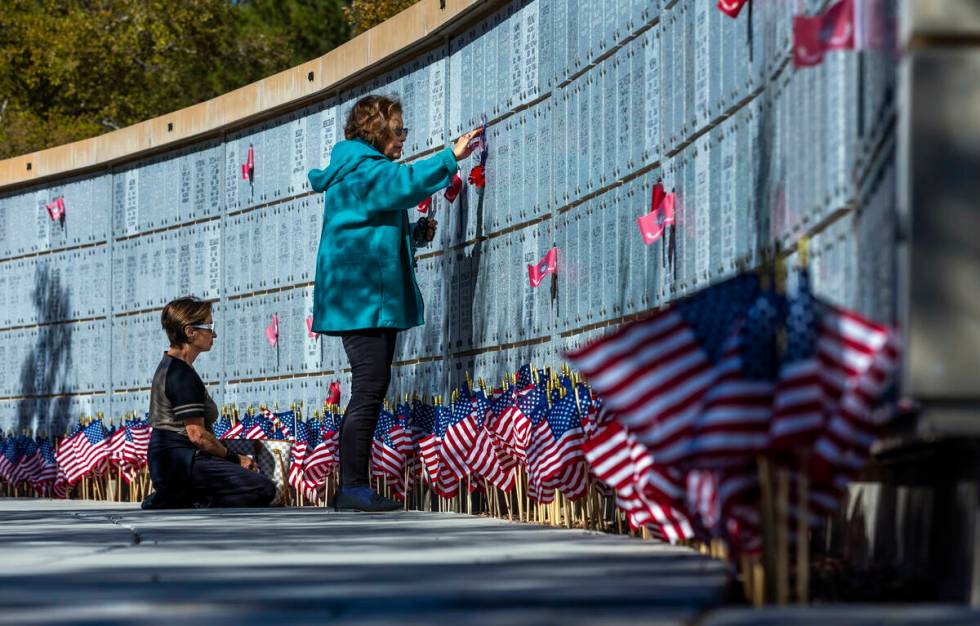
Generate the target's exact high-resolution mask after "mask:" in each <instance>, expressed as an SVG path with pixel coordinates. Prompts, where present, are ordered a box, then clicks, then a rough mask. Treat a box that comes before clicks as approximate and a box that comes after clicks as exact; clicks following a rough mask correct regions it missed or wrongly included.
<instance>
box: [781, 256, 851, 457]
mask: <svg viewBox="0 0 980 626" xmlns="http://www.w3.org/2000/svg"><path fill="white" fill-rule="evenodd" d="M817 307H818V305H817V301H816V299H815V298H814V297H813V293H812V292H811V291H810V278H809V273H808V272H800V274H799V278H798V280H797V289H796V293H795V294H791V295H790V297H789V298H788V300H787V303H786V317H785V322H784V323H785V332H786V350H785V352H784V353H783V359H782V363H781V365H780V368H779V374H778V377H777V381H776V389H775V391H774V396H773V414H772V419H771V421H770V426H769V435H770V442H769V447H770V448H771V449H772V450H776V451H785V450H789V449H792V448H794V447H797V446H801V445H806V444H809V443H810V442H812V441H813V438H814V436H815V435H816V434H817V433H818V432H819V431H820V429H821V428H822V427H823V424H824V405H825V402H826V403H827V404H828V405H829V404H830V401H831V398H827V399H825V398H824V393H825V392H824V389H825V385H827V386H828V389H827V391H828V392H829V393H832V392H833V390H834V387H836V386H837V385H833V383H832V379H831V380H830V381H828V383H825V382H824V380H823V378H824V376H823V367H824V365H825V364H826V365H827V366H829V367H832V366H833V363H832V362H833V361H834V360H835V359H834V358H833V354H834V352H833V346H835V345H839V344H840V343H841V340H840V338H839V337H837V336H836V333H835V332H834V330H835V329H834V327H833V326H832V325H828V326H826V327H825V328H823V329H822V328H821V320H820V316H819V314H818V311H817ZM821 340H822V341H821ZM821 343H822V344H823V346H821V345H820V344H821ZM821 352H822V353H823V355H824V356H823V358H821V356H820V353H821ZM834 378H836V376H835V377H834Z"/></svg>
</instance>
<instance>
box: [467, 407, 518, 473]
mask: <svg viewBox="0 0 980 626" xmlns="http://www.w3.org/2000/svg"><path fill="white" fill-rule="evenodd" d="M488 416H492V412H491V411H490V401H489V400H487V397H486V394H484V392H483V390H482V389H477V390H476V393H474V394H472V395H470V420H471V421H472V423H473V424H474V426H475V431H476V436H475V438H474V440H473V447H472V449H471V450H470V453H469V455H468V456H467V458H466V465H467V466H468V467H469V468H470V471H471V472H472V473H474V474H476V475H478V476H482V477H483V478H485V479H486V480H487V481H489V482H490V483H491V484H492V485H494V486H495V487H497V488H498V489H501V490H503V491H510V490H511V489H512V488H513V487H514V479H515V477H514V472H511V471H509V470H510V467H508V468H507V469H504V467H503V465H502V464H501V462H500V458H499V456H498V448H497V447H496V446H494V442H493V437H491V435H490V432H489V431H488V430H487V428H486V419H487V417H488Z"/></svg>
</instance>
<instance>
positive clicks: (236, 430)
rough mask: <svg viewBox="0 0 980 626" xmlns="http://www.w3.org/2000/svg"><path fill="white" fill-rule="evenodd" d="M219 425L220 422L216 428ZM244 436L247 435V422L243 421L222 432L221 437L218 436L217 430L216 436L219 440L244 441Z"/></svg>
mask: <svg viewBox="0 0 980 626" xmlns="http://www.w3.org/2000/svg"><path fill="white" fill-rule="evenodd" d="M218 421H219V422H220V421H221V420H218ZM217 424H218V422H215V426H216V427H217ZM244 434H245V422H243V421H238V422H235V424H234V426H230V427H229V428H228V429H227V430H224V432H222V433H221V434H220V435H219V434H218V432H217V429H215V436H216V437H217V438H218V439H242V438H243V437H242V436H243V435H244Z"/></svg>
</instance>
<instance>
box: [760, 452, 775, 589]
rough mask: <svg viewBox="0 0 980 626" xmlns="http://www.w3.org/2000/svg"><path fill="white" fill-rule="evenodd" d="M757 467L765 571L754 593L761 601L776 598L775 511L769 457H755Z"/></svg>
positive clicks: (763, 566) (762, 565) (763, 568)
mask: <svg viewBox="0 0 980 626" xmlns="http://www.w3.org/2000/svg"><path fill="white" fill-rule="evenodd" d="M757 462H758V469H759V490H760V493H761V496H760V499H761V501H760V506H759V513H760V516H761V520H760V521H761V522H762V564H761V565H760V567H761V568H762V570H763V571H764V573H765V577H764V579H763V580H764V584H763V585H762V586H761V589H757V590H756V595H757V596H761V597H762V602H763V603H764V602H766V601H767V600H775V599H776V578H775V576H776V528H775V527H776V512H775V507H774V503H773V501H774V494H773V484H772V470H771V467H770V465H769V459H767V458H765V457H763V456H760V457H758V458H757Z"/></svg>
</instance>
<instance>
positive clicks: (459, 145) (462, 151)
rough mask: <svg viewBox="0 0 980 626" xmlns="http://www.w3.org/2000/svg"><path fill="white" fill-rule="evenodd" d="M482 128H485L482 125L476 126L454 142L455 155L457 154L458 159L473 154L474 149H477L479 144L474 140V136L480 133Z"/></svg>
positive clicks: (460, 159)
mask: <svg viewBox="0 0 980 626" xmlns="http://www.w3.org/2000/svg"><path fill="white" fill-rule="evenodd" d="M481 130H483V127H482V126H481V127H478V128H474V129H473V130H471V131H470V132H468V133H464V134H463V135H460V136H459V139H457V140H456V143H455V144H453V155H455V157H456V160H457V161H462V160H463V159H465V158H466V157H468V156H470V155H471V154H473V151H474V150H476V148H477V146H478V145H479V144H478V143H475V142H474V141H473V138H474V137H476V136H477V135H479V134H480V131H481Z"/></svg>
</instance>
